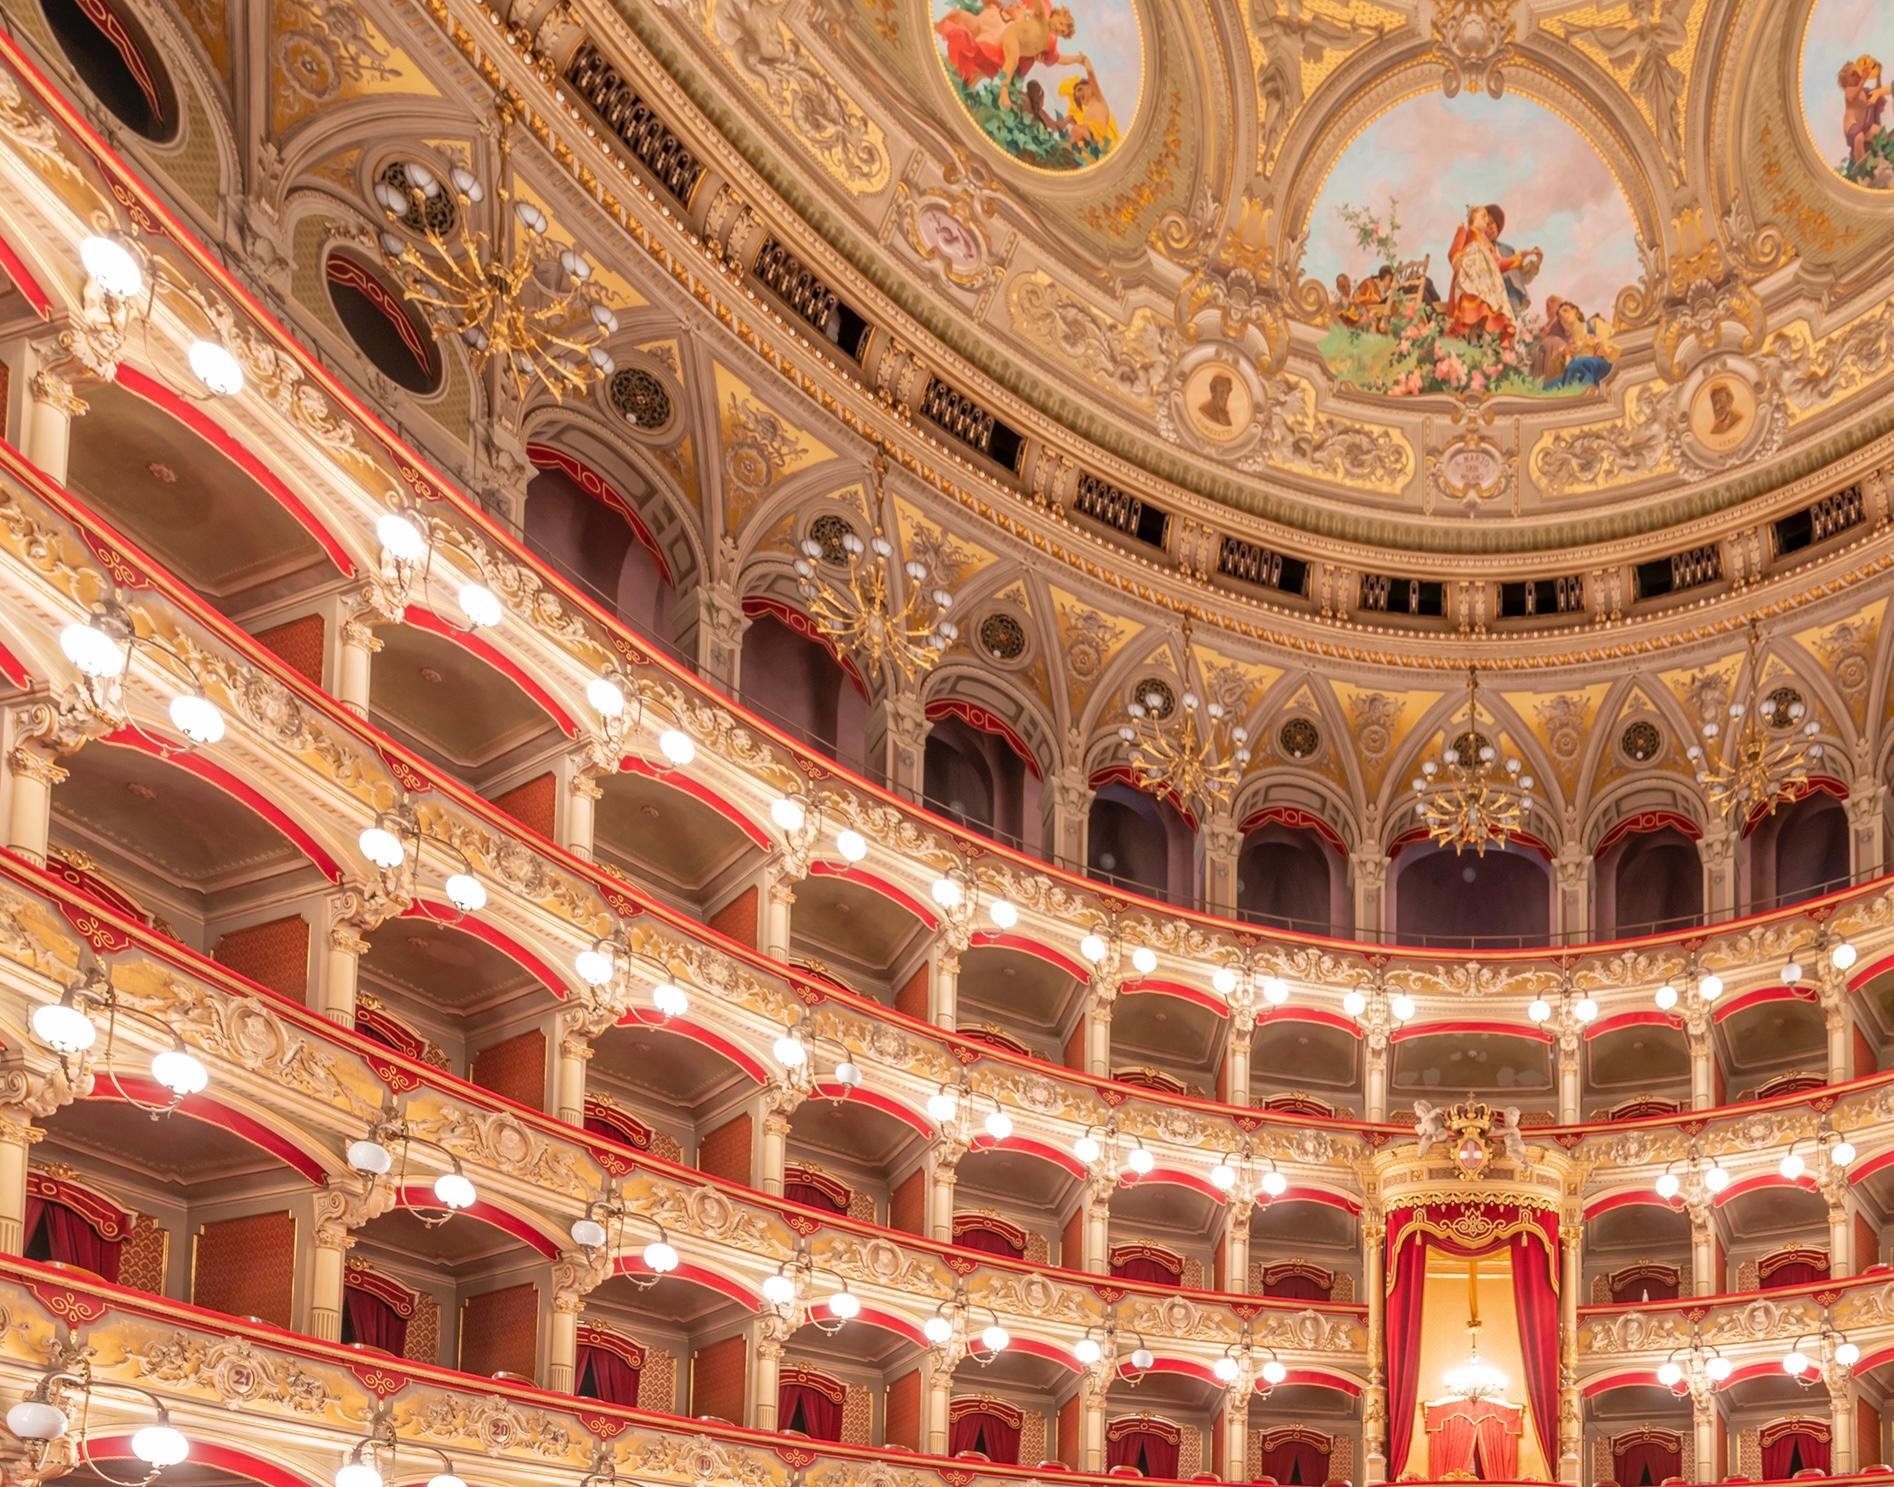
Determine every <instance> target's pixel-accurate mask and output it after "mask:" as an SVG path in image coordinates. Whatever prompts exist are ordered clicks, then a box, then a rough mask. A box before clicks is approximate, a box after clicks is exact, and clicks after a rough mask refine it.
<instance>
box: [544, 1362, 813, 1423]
mask: <svg viewBox="0 0 1894 1487" xmlns="http://www.w3.org/2000/svg"><path fill="white" fill-rule="evenodd" d="M638 1373H639V1370H638V1369H636V1368H634V1367H633V1366H632V1365H631V1363H630V1362H629V1361H627V1360H626V1359H625V1358H624V1357H623V1356H622V1355H621V1354H619V1353H617V1352H615V1351H614V1350H612V1349H610V1348H600V1347H593V1346H591V1345H589V1344H587V1343H580V1344H579V1369H578V1380H579V1388H578V1393H579V1394H580V1395H582V1396H583V1397H584V1398H587V1399H596V1400H598V1401H600V1402H601V1403H603V1404H623V1405H631V1406H636V1405H637V1403H638ZM809 1433H810V1434H811V1435H813V1434H815V1432H814V1431H810V1432H809Z"/></svg>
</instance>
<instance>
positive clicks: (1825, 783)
mask: <svg viewBox="0 0 1894 1487" xmlns="http://www.w3.org/2000/svg"><path fill="white" fill-rule="evenodd" d="M1811 795H1832V796H1834V797H1835V799H1837V800H1846V799H1847V798H1848V787H1847V786H1846V785H1844V784H1842V782H1841V781H1840V780H1838V779H1836V778H1835V777H1834V776H1832V775H1825V774H1814V775H1810V776H1809V777H1808V781H1807V783H1806V784H1803V785H1798V786H1797V787H1796V788H1794V789H1792V790H1790V791H1789V792H1788V794H1787V797H1786V798H1784V797H1781V796H1778V797H1776V802H1775V804H1776V809H1777V810H1781V809H1782V807H1783V806H1785V805H1794V804H1795V803H1796V802H1797V801H1801V800H1807V799H1808V798H1809V797H1810V796H1811ZM1769 806H1770V802H1769V801H1764V802H1763V803H1762V804H1761V805H1757V806H1751V807H1750V811H1749V814H1748V815H1747V816H1745V817H1744V818H1743V835H1744V836H1748V835H1749V834H1750V833H1751V832H1752V831H1754V830H1755V829H1756V828H1757V827H1758V826H1760V825H1762V823H1763V822H1765V821H1767V820H1768V819H1769V817H1770V816H1771V815H1772V814H1774V813H1773V812H1772V811H1771V810H1770V809H1769Z"/></svg>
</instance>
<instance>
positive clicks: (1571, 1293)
mask: <svg viewBox="0 0 1894 1487" xmlns="http://www.w3.org/2000/svg"><path fill="white" fill-rule="evenodd" d="M1584 1234H1585V1229H1584V1215H1583V1213H1582V1212H1581V1211H1580V1210H1578V1209H1576V1208H1574V1209H1571V1210H1568V1211H1567V1212H1566V1213H1565V1215H1564V1222H1563V1223H1562V1224H1561V1225H1560V1228H1559V1251H1560V1258H1561V1259H1562V1260H1563V1262H1564V1264H1563V1265H1562V1267H1561V1271H1560V1275H1559V1331H1560V1336H1561V1338H1562V1343H1561V1345H1560V1348H1559V1429H1558V1440H1559V1468H1558V1470H1559V1480H1560V1481H1561V1482H1569V1483H1572V1484H1574V1487H1576V1484H1577V1483H1578V1482H1579V1480H1580V1476H1581V1474H1582V1473H1583V1471H1584V1469H1585V1428H1584V1418H1585V1415H1584V1405H1583V1395H1582V1394H1581V1393H1580V1392H1579V1387H1578V1302H1579V1287H1580V1285H1581V1284H1582V1281H1581V1279H1580V1277H1581V1276H1582V1275H1583V1274H1584V1264H1583V1258H1582V1250H1581V1246H1582V1245H1583V1243H1584Z"/></svg>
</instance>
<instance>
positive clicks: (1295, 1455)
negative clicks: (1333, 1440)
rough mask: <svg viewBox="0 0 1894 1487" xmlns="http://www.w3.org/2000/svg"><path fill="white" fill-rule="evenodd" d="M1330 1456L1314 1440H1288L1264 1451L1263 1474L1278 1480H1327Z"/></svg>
mask: <svg viewBox="0 0 1894 1487" xmlns="http://www.w3.org/2000/svg"><path fill="white" fill-rule="evenodd" d="M1328 1457H1329V1453H1328V1452H1327V1451H1324V1450H1323V1449H1322V1448H1321V1447H1320V1446H1318V1445H1316V1444H1315V1442H1313V1441H1299V1440H1286V1441H1283V1442H1282V1443H1281V1444H1280V1445H1277V1446H1274V1447H1272V1448H1270V1449H1269V1450H1266V1451H1264V1452H1263V1453H1262V1458H1261V1461H1262V1471H1261V1475H1262V1476H1265V1477H1274V1478H1275V1479H1276V1480H1277V1481H1278V1482H1301V1483H1321V1482H1326V1481H1327V1480H1328Z"/></svg>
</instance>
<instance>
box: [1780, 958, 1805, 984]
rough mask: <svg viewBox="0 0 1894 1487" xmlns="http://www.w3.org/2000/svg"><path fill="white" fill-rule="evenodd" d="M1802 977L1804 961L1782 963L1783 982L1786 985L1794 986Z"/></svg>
mask: <svg viewBox="0 0 1894 1487" xmlns="http://www.w3.org/2000/svg"><path fill="white" fill-rule="evenodd" d="M1801 979H1802V962H1801V961H1799V960H1789V961H1784V962H1783V964H1782V984H1783V985H1784V986H1793V985H1795V983H1796V982H1798V981H1800V980H1801Z"/></svg>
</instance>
